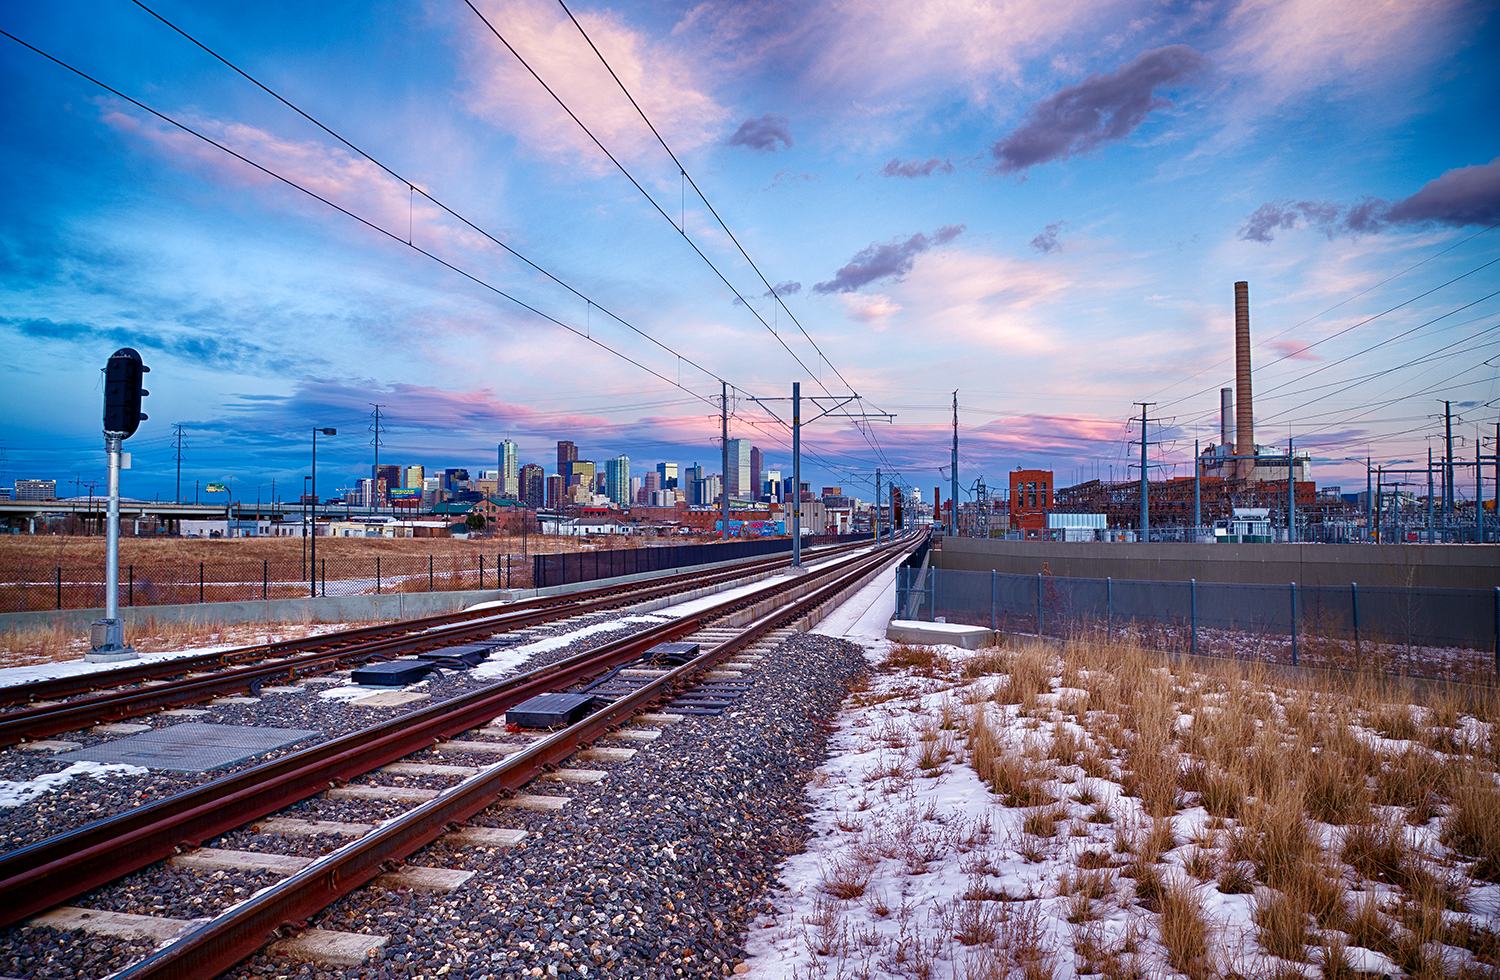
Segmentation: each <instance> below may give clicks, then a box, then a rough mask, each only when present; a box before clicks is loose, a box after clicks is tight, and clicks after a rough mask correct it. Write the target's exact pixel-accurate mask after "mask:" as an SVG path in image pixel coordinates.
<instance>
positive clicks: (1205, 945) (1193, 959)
mask: <svg viewBox="0 0 1500 980" xmlns="http://www.w3.org/2000/svg"><path fill="white" fill-rule="evenodd" d="M1161 944H1162V946H1163V947H1165V948H1166V950H1167V962H1169V963H1171V964H1172V968H1173V969H1174V970H1177V971H1178V972H1179V973H1184V974H1186V975H1187V976H1188V977H1189V980H1203V978H1205V977H1210V976H1213V975H1215V972H1216V970H1215V967H1214V963H1213V961H1212V959H1211V958H1210V956H1209V950H1210V948H1211V942H1210V928H1209V922H1208V915H1207V914H1206V913H1205V912H1204V910H1203V897H1202V896H1201V895H1200V894H1199V893H1198V890H1197V889H1195V888H1189V887H1188V886H1186V885H1183V884H1173V885H1169V886H1167V887H1166V888H1164V889H1163V890H1162V894H1161Z"/></svg>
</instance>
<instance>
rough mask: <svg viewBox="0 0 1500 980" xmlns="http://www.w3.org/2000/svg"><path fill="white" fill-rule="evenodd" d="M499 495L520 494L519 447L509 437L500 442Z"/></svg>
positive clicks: (514, 495) (517, 495)
mask: <svg viewBox="0 0 1500 980" xmlns="http://www.w3.org/2000/svg"><path fill="white" fill-rule="evenodd" d="M498 456H499V459H500V478H499V484H500V496H502V497H520V496H521V447H520V446H518V445H516V444H515V443H513V442H511V441H510V440H509V439H507V440H505V441H504V442H502V443H500V446H499V452H498Z"/></svg>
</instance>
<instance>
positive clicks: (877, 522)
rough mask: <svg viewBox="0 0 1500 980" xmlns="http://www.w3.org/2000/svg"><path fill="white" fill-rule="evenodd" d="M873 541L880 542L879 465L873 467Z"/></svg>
mask: <svg viewBox="0 0 1500 980" xmlns="http://www.w3.org/2000/svg"><path fill="white" fill-rule="evenodd" d="M875 543H876V544H879V543H880V467H878V466H877V467H875Z"/></svg>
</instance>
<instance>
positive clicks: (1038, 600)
mask: <svg viewBox="0 0 1500 980" xmlns="http://www.w3.org/2000/svg"><path fill="white" fill-rule="evenodd" d="M1036 635H1037V636H1041V635H1042V573H1041V572H1037V573H1036Z"/></svg>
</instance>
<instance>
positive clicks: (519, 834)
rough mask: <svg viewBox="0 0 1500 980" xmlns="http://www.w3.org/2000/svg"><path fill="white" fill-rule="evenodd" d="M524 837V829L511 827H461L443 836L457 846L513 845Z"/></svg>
mask: <svg viewBox="0 0 1500 980" xmlns="http://www.w3.org/2000/svg"><path fill="white" fill-rule="evenodd" d="M525 837H526V831H524V830H515V829H513V828H511V827H463V828H461V829H459V830H455V831H454V832H453V833H451V834H447V835H445V836H444V837H443V840H445V841H447V842H448V843H450V844H454V845H457V846H459V847H515V846H516V845H517V844H519V843H521V841H522V840H523V839H524V838H525Z"/></svg>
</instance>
